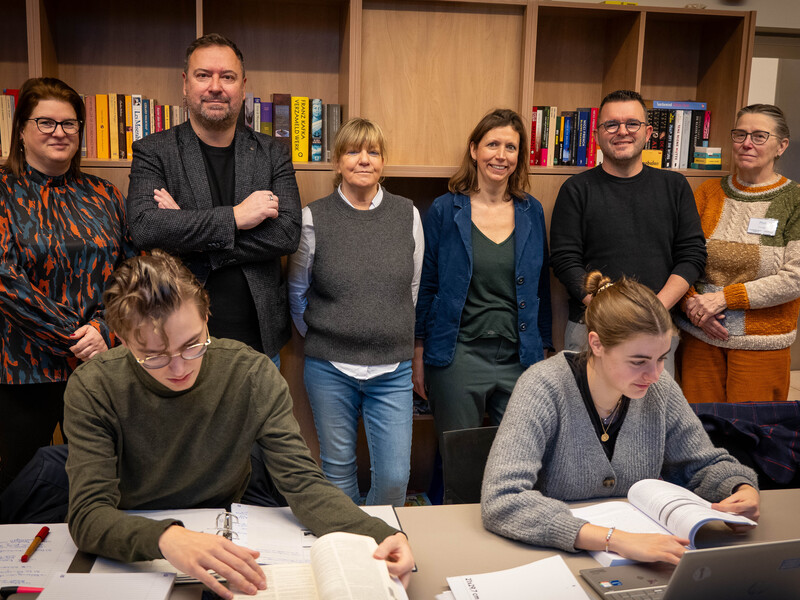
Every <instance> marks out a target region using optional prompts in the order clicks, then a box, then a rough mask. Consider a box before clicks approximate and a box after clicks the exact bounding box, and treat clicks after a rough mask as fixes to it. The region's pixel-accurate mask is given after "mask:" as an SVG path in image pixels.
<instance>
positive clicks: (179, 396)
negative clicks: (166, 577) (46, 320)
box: [65, 250, 413, 598]
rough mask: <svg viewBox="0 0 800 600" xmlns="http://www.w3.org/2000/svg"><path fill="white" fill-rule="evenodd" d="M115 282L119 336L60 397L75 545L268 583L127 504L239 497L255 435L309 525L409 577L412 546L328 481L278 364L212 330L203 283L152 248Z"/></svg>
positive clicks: (248, 565)
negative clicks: (354, 541)
mask: <svg viewBox="0 0 800 600" xmlns="http://www.w3.org/2000/svg"><path fill="white" fill-rule="evenodd" d="M111 279H112V281H111V284H110V285H109V286H108V288H107V290H106V292H105V294H104V296H103V298H104V301H105V304H106V317H107V319H108V323H109V325H110V327H111V328H112V329H113V330H114V331H115V332H116V333H117V335H118V336H119V337H120V339H121V340H122V344H123V346H122V347H118V348H114V349H113V350H110V351H108V352H106V353H104V354H102V355H101V356H98V357H97V358H96V359H95V360H93V361H91V362H90V363H87V364H85V365H83V366H82V367H81V368H78V369H77V370H76V371H75V373H73V375H72V377H71V378H70V380H69V384H68V385H67V391H66V394H65V403H66V407H65V427H66V431H67V434H68V435H69V437H70V444H69V457H68V459H67V474H68V475H69V488H70V499H69V516H68V521H69V528H70V533H71V534H72V537H73V538H74V539H75V543H76V544H77V545H78V547H79V548H80V549H81V550H84V551H87V552H91V553H93V554H98V555H101V556H106V557H110V558H114V559H118V560H123V561H136V560H152V559H155V558H162V557H163V558H166V559H167V560H168V561H169V562H170V563H172V564H173V565H174V566H175V567H177V568H178V569H179V570H181V571H183V572H185V573H188V574H190V575H193V576H194V577H196V578H197V579H199V580H200V581H202V582H203V583H205V584H206V585H208V586H209V587H210V588H211V589H212V590H213V591H214V592H216V593H218V594H220V595H221V596H222V597H224V598H231V597H232V593H231V592H230V590H228V589H226V588H224V587H223V586H222V585H221V584H220V583H219V582H217V581H216V580H215V579H214V578H213V577H212V576H211V575H210V574H209V573H208V569H213V570H214V571H216V572H217V573H218V574H220V575H222V576H223V577H225V578H226V579H227V580H228V583H229V584H230V585H231V587H233V588H237V589H239V590H241V591H242V592H245V593H249V594H255V593H256V590H257V588H260V589H264V588H265V586H266V580H265V578H264V574H263V572H262V571H261V568H260V567H259V566H258V565H257V564H256V561H255V559H256V557H257V556H258V553H257V552H253V551H251V550H249V549H247V548H243V547H241V546H237V545H236V544H234V543H233V542H231V541H230V540H227V539H225V538H224V537H222V536H216V535H213V534H210V533H199V532H193V531H189V530H187V529H184V528H183V526H182V524H181V523H180V522H178V521H176V520H174V519H167V520H163V521H155V520H150V519H146V518H142V517H138V516H132V515H128V514H126V513H125V512H123V511H124V510H128V509H178V508H209V507H227V506H228V505H230V504H231V503H232V502H238V501H240V499H242V496H243V495H244V494H245V493H246V492H248V491H249V489H248V484H249V482H251V462H250V452H251V448H252V447H253V444H254V442H255V443H256V444H257V445H258V448H259V451H260V456H261V458H262V460H263V465H264V466H266V470H267V472H268V474H269V476H271V479H272V482H274V486H275V488H276V489H277V491H278V492H280V494H282V495H283V497H285V499H286V500H287V502H288V504H289V506H290V507H291V508H292V511H293V512H294V513H295V515H296V516H297V518H298V519H299V520H300V521H301V522H302V523H303V524H304V525H305V526H306V527H308V528H309V529H310V530H311V531H312V532H313V533H315V534H316V535H323V534H325V533H328V532H330V531H350V532H353V533H360V534H363V535H370V536H372V537H374V538H375V540H376V541H378V542H379V543H380V545H379V547H378V550H377V551H376V553H375V558H378V559H385V560H387V562H388V563H389V564H388V567H389V571H390V572H391V573H392V574H395V575H397V576H399V577H400V578H401V579H403V580H405V581H407V578H408V575H409V573H410V571H411V568H412V566H413V557H412V556H411V550H410V548H409V545H408V541H407V540H406V538H405V536H404V535H403V534H402V533H400V532H398V531H397V530H395V529H393V528H392V527H389V526H388V525H386V523H384V522H383V521H381V520H379V519H376V518H373V517H370V516H368V515H367V514H366V513H364V512H362V511H361V509H359V508H358V507H357V506H356V505H355V504H353V502H352V501H351V500H350V499H349V498H348V497H347V496H345V494H344V493H343V492H341V491H340V490H339V489H338V488H336V487H335V486H334V485H333V484H331V483H330V482H328V481H327V480H326V479H325V477H324V476H323V474H322V472H321V471H320V469H319V467H318V466H317V464H316V463H315V462H314V460H313V459H312V458H311V455H310V453H309V450H308V448H307V447H306V445H305V442H304V441H303V438H302V437H301V435H300V429H299V426H298V425H297V422H296V421H295V419H294V416H293V413H292V398H291V396H290V395H289V388H288V386H287V384H286V382H285V381H284V380H283V378H281V376H280V373H279V372H278V369H277V367H275V365H274V364H273V363H272V361H271V360H270V359H269V358H268V357H267V356H266V355H264V354H262V353H260V352H257V351H255V350H253V349H252V348H250V347H249V346H247V345H245V344H243V343H241V342H238V341H234V340H227V339H216V338H210V337H209V334H208V315H209V298H208V293H207V292H206V291H205V290H204V289H203V288H202V287H201V286H200V284H199V283H198V282H197V280H196V279H195V278H194V276H193V275H192V274H191V272H190V271H189V270H188V269H187V268H186V267H184V266H183V265H182V264H180V262H179V261H178V260H177V259H176V258H174V257H172V256H170V255H168V254H166V253H163V252H161V251H159V250H154V251H153V253H152V255H147V256H138V257H135V258H131V259H129V260H128V261H126V262H125V263H123V265H122V266H121V267H120V268H118V269H117V270H116V271H115V272H114V273H113V275H112V277H111ZM258 475H259V474H258V473H252V478H257V476H258Z"/></svg>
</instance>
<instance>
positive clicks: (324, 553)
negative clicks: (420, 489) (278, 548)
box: [234, 531, 408, 600]
mask: <svg viewBox="0 0 800 600" xmlns="http://www.w3.org/2000/svg"><path fill="white" fill-rule="evenodd" d="M377 547H378V544H376V543H375V540H373V539H372V538H371V537H367V536H364V535H356V534H354V533H344V532H341V531H338V532H335V533H329V534H327V535H323V536H322V537H321V538H319V539H318V540H317V541H316V542H314V544H313V545H312V546H311V564H282V565H267V566H264V567H262V568H263V569H264V574H265V575H266V576H267V589H266V590H263V591H259V592H258V593H257V594H256V595H255V596H246V595H244V594H235V595H234V598H235V599H241V600H245V599H247V600H251V599H253V598H256V599H259V600H278V599H280V600H316V599H318V600H408V596H407V595H406V592H405V589H403V586H402V584H401V583H400V582H399V581H398V580H397V579H393V578H392V577H391V576H390V575H389V570H388V569H387V568H386V562H385V561H382V560H376V559H374V558H372V555H373V553H374V552H375V549H376V548H377Z"/></svg>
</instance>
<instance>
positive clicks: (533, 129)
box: [528, 106, 537, 167]
mask: <svg viewBox="0 0 800 600" xmlns="http://www.w3.org/2000/svg"><path fill="white" fill-rule="evenodd" d="M536 120H537V109H536V107H535V106H534V107H533V108H532V109H531V143H530V157H529V159H528V164H529V165H530V166H531V167H533V166H535V165H536V150H537V147H536Z"/></svg>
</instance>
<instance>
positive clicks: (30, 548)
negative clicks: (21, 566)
mask: <svg viewBox="0 0 800 600" xmlns="http://www.w3.org/2000/svg"><path fill="white" fill-rule="evenodd" d="M48 533H50V528H49V527H42V528H41V529H40V530H39V533H37V534H36V537H35V538H33V541H32V542H31V545H30V546H28V549H27V550H25V554H23V555H22V558H20V560H21V561H22V562H28V559H29V558H30V557H31V556H33V553H34V552H36V549H37V548H38V547H39V544H41V543H42V542H43V541H44V538H46V537H47V534H48Z"/></svg>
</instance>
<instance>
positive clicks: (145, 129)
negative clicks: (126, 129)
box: [142, 98, 151, 137]
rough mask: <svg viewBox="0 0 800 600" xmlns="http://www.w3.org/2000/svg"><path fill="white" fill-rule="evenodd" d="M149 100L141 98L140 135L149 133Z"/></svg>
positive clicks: (143, 135)
mask: <svg viewBox="0 0 800 600" xmlns="http://www.w3.org/2000/svg"><path fill="white" fill-rule="evenodd" d="M150 121H151V118H150V100H149V99H147V98H142V137H147V136H148V135H150Z"/></svg>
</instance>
